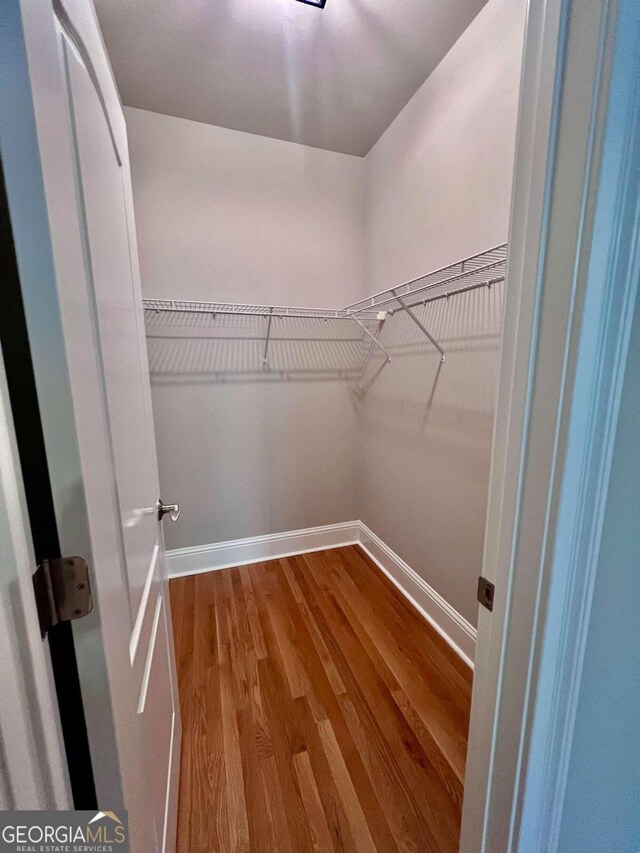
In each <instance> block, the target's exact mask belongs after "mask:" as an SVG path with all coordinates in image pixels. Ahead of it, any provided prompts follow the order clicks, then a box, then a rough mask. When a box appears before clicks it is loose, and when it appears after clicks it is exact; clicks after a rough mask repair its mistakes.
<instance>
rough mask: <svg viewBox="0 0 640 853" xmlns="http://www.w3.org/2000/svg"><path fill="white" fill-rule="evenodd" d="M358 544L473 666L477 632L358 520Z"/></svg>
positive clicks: (455, 649) (466, 661) (454, 648)
mask: <svg viewBox="0 0 640 853" xmlns="http://www.w3.org/2000/svg"><path fill="white" fill-rule="evenodd" d="M360 547H361V548H362V549H363V551H366V553H367V554H368V555H369V556H370V557H371V559H372V560H373V562H374V563H375V564H376V565H377V566H378V567H379V568H380V569H382V571H383V572H384V573H385V575H386V576H387V577H388V578H389V580H390V581H391V582H392V583H393V584H394V585H395V586H396V587H397V588H398V589H399V590H400V592H401V593H402V594H403V595H404V596H405V597H406V598H407V599H408V600H409V601H410V602H411V603H412V604H413V606H414V607H415V608H416V610H418V612H419V613H421V614H422V615H423V616H424V618H425V619H426V620H427V622H429V623H430V624H431V625H432V626H433V627H434V628H435V629H436V631H437V632H438V633H439V634H440V635H441V636H442V637H444V639H445V640H446V641H447V642H448V643H449V645H450V646H451V648H452V649H453V650H454V651H455V652H457V653H458V655H460V657H461V658H462V660H463V661H465V663H467V664H468V665H469V666H470V667H471V668H472V669H473V659H474V656H475V651H476V634H477V631H476V629H475V628H474V627H473V625H472V624H471V623H470V622H467V620H466V619H465V618H464V616H461V615H460V614H459V613H458V611H457V610H456V609H455V608H453V607H452V606H451V605H450V604H449V602H448V601H446V600H445V599H444V598H443V597H442V596H441V595H440V594H439V593H437V592H436V591H435V589H433V588H432V587H430V586H429V584H428V583H427V582H426V581H425V580H424V579H423V578H422V577H420V575H419V574H418V573H417V572H416V571H414V570H413V569H412V568H411V566H409V565H408V564H407V563H405V561H404V560H403V559H402V558H401V557H399V556H398V555H397V554H396V553H395V551H392V550H391V548H389V546H388V545H386V544H385V543H384V542H383V541H382V539H380V537H379V536H376V534H375V533H373V531H371V530H369V528H368V527H367V526H366V524H363V523H362V522H360Z"/></svg>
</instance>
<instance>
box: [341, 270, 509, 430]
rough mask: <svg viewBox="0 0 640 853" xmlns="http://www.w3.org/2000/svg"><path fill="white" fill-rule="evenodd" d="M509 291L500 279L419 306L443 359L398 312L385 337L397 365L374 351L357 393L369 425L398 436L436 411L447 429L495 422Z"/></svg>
mask: <svg viewBox="0 0 640 853" xmlns="http://www.w3.org/2000/svg"><path fill="white" fill-rule="evenodd" d="M503 295H504V282H500V283H498V284H496V285H494V286H493V287H492V288H490V289H489V288H485V289H483V290H480V291H472V292H469V293H462V294H460V295H458V296H454V297H451V298H450V299H441V300H438V301H437V302H433V303H431V304H428V305H426V306H418V307H417V308H414V309H413V310H414V313H415V314H416V317H417V318H418V319H419V320H420V322H421V323H423V325H424V326H425V327H426V328H427V329H428V330H429V332H430V333H431V334H432V335H433V337H434V338H435V339H436V340H437V341H438V343H439V344H440V345H441V346H442V347H443V349H444V351H445V353H446V362H445V363H444V364H443V363H442V360H441V358H440V354H439V353H438V352H437V350H436V349H435V347H433V345H432V344H431V343H430V342H429V341H428V340H427V338H426V337H425V335H424V334H423V332H422V331H421V330H420V329H419V328H418V327H417V326H416V324H415V323H414V322H413V320H412V319H411V317H409V316H408V314H406V313H405V312H404V311H400V312H396V313H393V314H392V315H391V316H390V317H389V318H388V319H387V321H386V323H385V326H384V329H383V331H382V334H381V336H380V342H381V344H382V345H383V346H384V347H385V349H386V350H387V351H388V352H389V353H390V355H391V358H392V363H391V365H390V366H389V367H388V368H387V370H385V371H384V372H382V370H381V368H382V367H383V366H384V364H385V360H384V356H381V355H380V354H378V353H374V354H373V357H372V358H371V361H370V364H369V365H368V367H367V370H366V371H365V374H364V376H363V378H362V385H361V386H360V391H359V392H356V396H357V398H358V399H359V401H360V404H361V405H360V413H361V417H362V418H364V419H366V421H367V423H368V425H369V426H372V427H373V426H375V427H376V428H377V429H380V430H384V431H386V432H388V433H389V435H391V434H394V433H396V434H397V436H400V435H402V434H418V433H420V432H422V431H423V430H424V429H425V427H426V425H427V423H428V421H429V418H430V417H431V416H433V417H436V418H437V422H438V424H439V425H440V426H442V427H443V428H446V427H447V426H455V425H456V424H457V423H458V422H459V421H460V419H461V418H464V419H465V420H466V421H467V425H470V424H472V423H473V422H474V421H480V422H486V420H487V418H489V420H490V421H491V423H492V421H493V412H494V403H495V391H496V384H495V383H496V379H497V374H496V371H495V370H494V369H491V367H492V365H493V362H494V361H495V360H496V357H497V354H498V353H499V349H500V341H501V334H502V331H501V330H502V310H503ZM488 377H489V380H488ZM434 425H435V424H434Z"/></svg>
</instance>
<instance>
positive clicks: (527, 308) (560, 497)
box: [461, 0, 640, 853]
mask: <svg viewBox="0 0 640 853" xmlns="http://www.w3.org/2000/svg"><path fill="white" fill-rule="evenodd" d="M639 35H640V15H639V14H638V8H637V3H635V2H634V0H541V2H531V3H530V4H529V12H528V20H527V29H526V36H525V49H524V62H523V73H522V83H521V98H520V115H519V125H518V139H517V146H516V166H515V178H514V190H513V202H512V210H511V223H510V238H509V250H510V252H509V266H508V273H507V274H508V281H509V286H508V289H507V298H506V306H505V327H504V341H503V351H502V357H501V369H500V383H499V394H498V406H497V412H496V426H495V431H494V446H493V457H492V468H491V482H490V490H489V506H488V515H487V533H486V540H485V552H484V561H483V574H484V575H485V576H486V577H487V578H488V579H490V580H492V581H494V582H495V584H496V593H495V605H494V611H493V613H489V612H488V611H486V610H484V609H483V608H480V611H479V626H478V644H477V649H476V661H475V675H474V690H473V701H472V709H471V727H470V737H469V752H468V759H467V774H466V782H465V798H464V806H463V824H462V838H461V850H462V851H463V853H479V851H494V850H501V851H511V850H516V849H517V850H531V851H539V850H549V851H554V850H557V846H558V838H559V830H560V821H561V817H562V808H563V799H564V792H565V786H566V778H567V769H568V762H569V756H570V747H571V741H572V735H573V725H574V717H575V708H576V704H577V698H578V694H579V689H580V683H581V674H582V662H583V656H584V651H585V644H586V637H587V629H588V625H589V616H590V606H591V596H592V591H593V586H594V579H595V574H596V570H597V559H598V552H599V542H600V533H601V530H602V525H603V518H604V507H605V504H606V497H607V487H608V480H609V473H610V465H611V457H612V451H613V444H614V440H615V435H616V425H617V416H618V409H619V403H620V393H621V388H622V381H623V378H624V374H625V369H626V364H627V349H628V343H629V334H630V327H631V320H632V316H633V310H632V309H633V306H634V302H635V300H636V298H637V289H638V278H639V277H640V240H639V233H638V231H639V228H638V223H640V184H639V180H638V175H639V173H640V85H638V80H640V55H638V51H637V44H638V38H639ZM634 45H635V48H634Z"/></svg>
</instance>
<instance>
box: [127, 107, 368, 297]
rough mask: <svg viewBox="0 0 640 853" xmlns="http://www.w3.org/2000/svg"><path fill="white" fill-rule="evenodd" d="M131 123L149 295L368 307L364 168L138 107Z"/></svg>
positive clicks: (130, 113)
mask: <svg viewBox="0 0 640 853" xmlns="http://www.w3.org/2000/svg"><path fill="white" fill-rule="evenodd" d="M125 117H126V120H127V128H128V131H129V144H130V146H131V161H132V164H133V180H134V191H135V202H136V226H137V230H138V240H139V246H140V261H141V264H142V274H143V283H144V288H145V296H152V297H162V298H167V299H172V298H176V297H179V296H180V295H182V297H183V298H184V299H202V300H218V301H221V302H253V303H259V304H272V303H274V304H281V305H287V304H288V305H303V306H309V307H319V308H322V307H325V306H329V307H334V306H335V305H336V304H346V303H347V302H349V301H352V300H353V299H358V298H359V296H360V293H361V291H362V275H363V257H362V216H363V209H364V162H363V160H362V159H361V158H359V157H351V156H348V155H346V154H335V153H333V152H331V151H323V150H321V149H319V148H309V147H306V146H304V145H297V144H295V143H293V142H282V141H281V140H278V139H268V138H267V137H264V136H255V135H253V134H250V133H242V132H239V131H235V130H228V129H226V128H223V127H213V126H211V125H207V124H200V123H198V122H195V121H187V120H186V119H180V118H174V117H172V116H165V115H159V114H158V113H151V112H146V111H145V110H137V109H131V108H130V107H126V108H125Z"/></svg>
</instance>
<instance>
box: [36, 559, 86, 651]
mask: <svg viewBox="0 0 640 853" xmlns="http://www.w3.org/2000/svg"><path fill="white" fill-rule="evenodd" d="M33 590H34V592H35V596H36V606H37V608H38V619H39V620H40V633H41V634H42V637H43V639H44V637H45V636H46V635H47V632H48V631H49V630H50V628H51V627H52V626H53V625H57V624H58V622H68V621H69V620H71V619H80V618H81V617H82V616H86V615H87V614H88V613H91V611H92V610H93V600H92V598H91V586H90V584H89V566H88V565H87V563H86V561H85V560H83V559H82V557H59V558H55V559H47V560H43V561H42V563H41V565H39V566H38V568H37V569H36V571H35V572H34V573H33Z"/></svg>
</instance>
